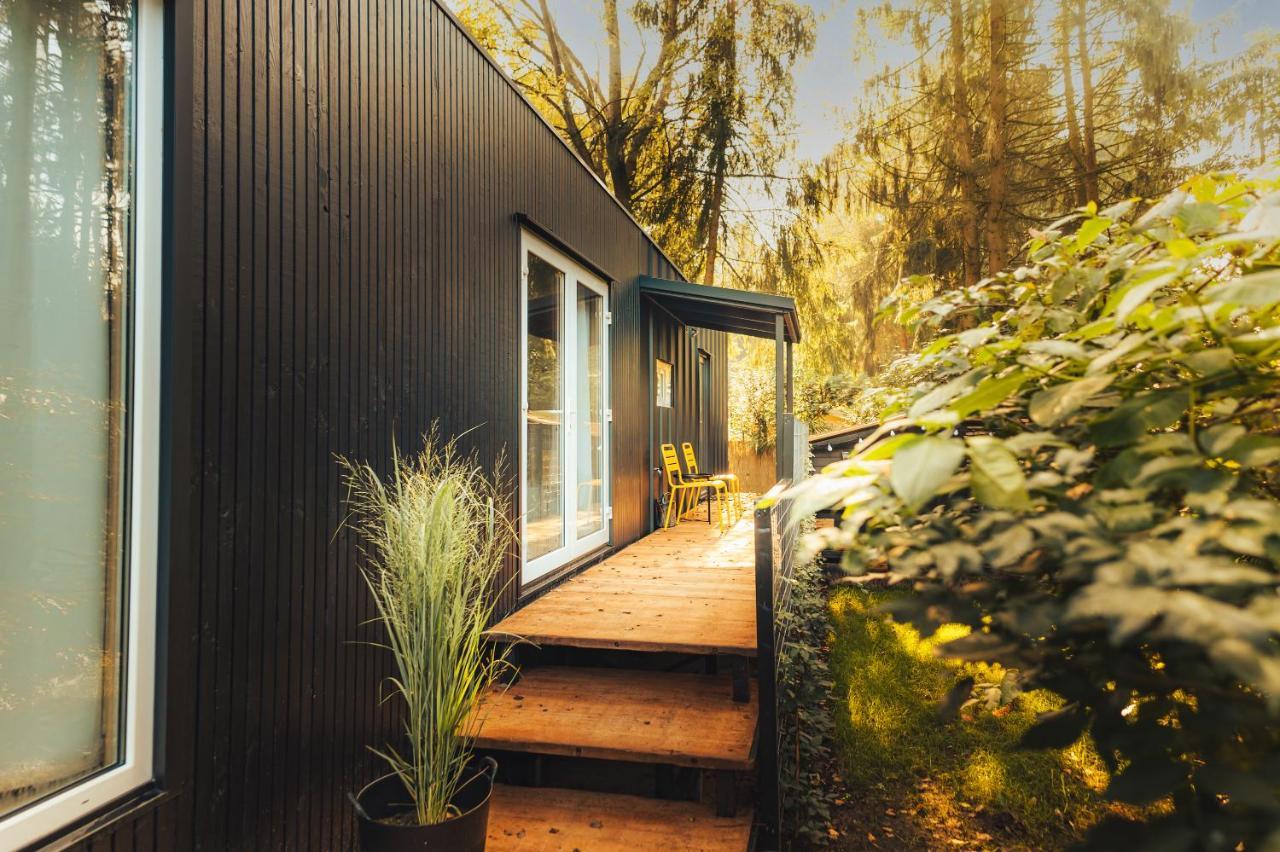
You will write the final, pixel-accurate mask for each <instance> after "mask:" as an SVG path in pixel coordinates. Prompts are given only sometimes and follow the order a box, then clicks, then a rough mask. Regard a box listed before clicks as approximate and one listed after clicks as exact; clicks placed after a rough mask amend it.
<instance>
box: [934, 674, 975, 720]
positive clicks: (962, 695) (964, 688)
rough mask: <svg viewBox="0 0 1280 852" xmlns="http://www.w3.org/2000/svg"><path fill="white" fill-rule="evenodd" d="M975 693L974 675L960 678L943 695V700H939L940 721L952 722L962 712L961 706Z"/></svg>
mask: <svg viewBox="0 0 1280 852" xmlns="http://www.w3.org/2000/svg"><path fill="white" fill-rule="evenodd" d="M972 694H973V677H972V676H971V675H970V676H966V677H962V678H960V680H958V681H957V682H956V683H955V685H954V686H952V687H951V688H950V689H948V690H947V694H946V695H944V696H942V701H940V702H938V721H939V722H950V721H951V720H952V719H955V717H956V716H958V715H959V714H960V707H961V706H962V705H963V704H964V703H965V702H966V701H968V700H969V696H970V695H972Z"/></svg>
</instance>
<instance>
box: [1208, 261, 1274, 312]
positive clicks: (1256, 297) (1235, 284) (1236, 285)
mask: <svg viewBox="0 0 1280 852" xmlns="http://www.w3.org/2000/svg"><path fill="white" fill-rule="evenodd" d="M1204 299H1205V300H1206V301H1210V302H1230V303H1231V304H1233V305H1245V306H1247V307H1251V308H1252V307H1264V306H1267V305H1275V304H1280V269H1268V270H1266V271H1265V272H1255V273H1253V274H1252V275H1244V276H1242V277H1240V278H1237V279H1235V280H1234V281H1224V282H1223V283H1221V284H1215V285H1214V286H1212V287H1209V288H1208V289H1206V290H1205V291H1204Z"/></svg>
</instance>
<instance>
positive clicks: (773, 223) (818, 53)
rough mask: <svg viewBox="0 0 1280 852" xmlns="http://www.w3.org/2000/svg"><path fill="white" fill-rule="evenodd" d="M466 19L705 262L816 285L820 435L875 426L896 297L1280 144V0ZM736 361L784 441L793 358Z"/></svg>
mask: <svg viewBox="0 0 1280 852" xmlns="http://www.w3.org/2000/svg"><path fill="white" fill-rule="evenodd" d="M456 11H457V12H458V14H459V16H460V17H461V18H462V20H463V21H464V23H466V24H467V25H468V27H469V28H470V29H471V30H472V32H473V34H474V35H475V36H476V37H477V39H478V40H479V41H480V42H481V43H482V44H484V45H485V46H486V47H487V48H488V49H489V50H490V52H491V53H493V54H494V55H495V56H496V57H497V58H498V59H499V61H500V62H502V63H503V64H504V66H505V67H506V68H507V70H508V71H509V72H510V74H511V75H512V78H513V79H514V80H515V81H516V83H517V84H518V85H519V86H520V87H521V88H522V89H523V90H524V92H525V94H526V95H527V96H528V97H529V98H530V100H531V101H532V102H533V104H534V105H535V106H536V107H537V108H538V109H539V110H540V111H541V112H542V114H543V115H544V116H545V117H546V118H547V120H548V121H549V122H550V123H551V124H552V125H553V126H554V127H555V128H556V129H557V130H559V131H560V133H561V134H562V135H563V136H564V138H565V139H566V140H567V141H568V143H569V144H570V146H571V147H572V148H573V150H574V151H575V152H576V153H577V154H578V155H579V156H580V157H581V158H582V159H583V160H584V161H585V162H586V163H587V164H588V165H589V166H590V167H591V168H592V169H593V170H594V171H595V172H596V173H597V174H598V175H599V176H600V178H601V180H602V181H604V183H605V184H606V185H607V186H608V187H609V188H610V189H611V190H612V191H613V193H614V194H615V195H616V196H617V197H618V199H619V200H620V201H621V202H622V204H623V205H624V206H626V207H627V209H628V210H630V211H631V213H632V214H633V215H634V216H635V217H636V219H637V220H638V221H639V222H640V223H641V224H642V225H644V226H645V227H646V228H647V229H648V230H649V232H650V233H651V234H653V235H654V237H655V238H656V239H657V241H658V242H659V243H660V244H661V246H662V247H663V249H664V250H665V251H666V252H667V253H668V254H669V255H670V256H671V257H672V258H673V259H675V261H676V262H677V263H678V264H679V265H680V267H681V269H682V270H683V271H684V273H685V275H686V276H688V277H689V278H690V279H691V280H695V281H700V282H703V283H708V284H712V283H714V284H718V285H721V286H728V287H740V288H745V289H752V290H759V291H764V292H771V293H785V294H788V295H791V296H793V297H794V298H795V299H796V302H797V305H798V307H799V310H800V315H801V317H802V321H803V324H804V334H805V338H804V343H803V345H802V346H801V347H800V348H799V353H798V359H797V369H798V385H797V409H798V412H799V413H800V415H801V416H803V417H804V418H805V419H806V420H807V421H808V422H809V426H810V428H811V430H822V429H824V428H829V427H831V426H834V425H839V424H841V423H856V422H861V421H865V420H868V419H870V418H871V417H873V416H874V412H875V409H876V401H877V394H876V393H875V392H874V389H875V388H876V387H877V386H885V387H888V386H891V385H892V383H893V377H894V367H893V365H894V361H895V359H896V358H897V357H898V356H900V355H902V354H903V353H905V352H906V351H908V350H909V349H910V347H911V344H912V340H911V337H910V334H909V333H908V331H907V330H906V329H905V328H903V327H900V326H897V325H895V324H893V323H892V322H891V321H888V320H883V319H881V320H877V315H878V312H879V308H880V307H881V305H882V303H883V302H884V300H885V299H886V297H888V296H889V295H890V294H891V293H893V292H895V290H897V291H899V293H900V294H901V292H902V290H901V288H902V287H903V286H905V288H906V295H907V297H908V298H910V299H911V300H912V301H916V300H919V301H920V302H923V301H925V300H926V299H928V298H929V297H931V296H934V295H937V294H938V293H939V292H940V291H947V290H954V289H957V288H963V287H966V286H969V285H972V284H974V283H976V282H977V281H979V280H980V279H982V278H983V277H985V276H988V275H992V274H994V273H995V272H996V271H997V270H1000V269H1002V268H1004V267H1005V266H1007V265H1009V264H1010V263H1011V262H1013V261H1014V260H1015V259H1017V258H1018V256H1019V253H1020V250H1021V247H1022V245H1023V244H1024V242H1025V241H1026V240H1027V239H1028V237H1030V236H1032V235H1034V234H1035V233H1036V232H1037V230H1038V229H1041V228H1043V227H1044V226H1045V225H1047V224H1048V223H1049V222H1051V221H1053V220H1054V219H1057V218H1058V217H1059V216H1061V215H1062V214H1063V213H1065V212H1067V211H1070V210H1072V209H1075V208H1080V207H1085V206H1087V205H1090V204H1093V205H1097V206H1098V207H1106V206H1108V205H1110V204H1113V203H1115V202H1118V201H1120V200H1123V199H1126V198H1131V197H1135V196H1140V197H1153V196H1158V195H1160V194H1162V193H1163V192H1165V191H1166V190H1168V189H1169V188H1171V187H1173V186H1175V185H1176V184H1178V183H1179V182H1180V181H1181V180H1182V179H1183V178H1184V177H1186V176H1187V175H1189V174H1192V173H1195V172H1202V171H1206V170H1212V169H1218V168H1224V169H1225V168H1238V167H1242V166H1249V165H1254V164H1257V163H1260V162H1262V161H1265V160H1268V159H1270V158H1274V157H1276V156H1277V155H1278V154H1280V5H1278V6H1272V5H1271V4H1269V3H1265V2H1259V0H1241V2H1238V3H1234V4H1225V3H1223V4H1215V3H1213V2H1206V0H1199V2H1195V3H1182V4H1177V3H1174V2H1170V0H923V2H893V0H885V2H879V3H871V2H863V0H815V2H812V3H809V2H801V0H634V2H631V3H630V4H627V3H621V4H620V3H619V2H618V0H591V2H588V0H460V2H459V3H458V4H457V7H456ZM903 282H905V285H904V284H903ZM733 358H734V361H735V363H734V367H733V369H732V370H731V373H730V374H731V376H732V377H733V378H732V381H733V383H734V387H732V388H731V389H730V400H731V403H730V404H731V411H730V428H731V432H732V435H731V437H733V438H734V439H736V440H738V441H742V442H746V443H749V444H750V445H752V446H754V447H756V448H761V449H763V448H765V447H768V446H769V445H771V444H772V441H773V435H772V425H773V424H772V417H771V416H770V414H771V412H772V411H773V399H772V394H773V379H772V352H771V349H770V347H769V346H768V344H767V343H765V342H762V341H753V340H749V339H737V340H735V341H734V348H733ZM868 391H871V392H868Z"/></svg>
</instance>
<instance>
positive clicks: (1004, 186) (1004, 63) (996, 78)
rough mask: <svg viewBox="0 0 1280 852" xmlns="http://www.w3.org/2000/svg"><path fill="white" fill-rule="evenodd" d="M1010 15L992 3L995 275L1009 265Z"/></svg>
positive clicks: (990, 226) (990, 233)
mask: <svg viewBox="0 0 1280 852" xmlns="http://www.w3.org/2000/svg"><path fill="white" fill-rule="evenodd" d="M1008 26H1009V12H1008V8H1007V6H1006V3H1005V0H991V4H990V8H989V11H988V30H989V33H988V35H989V50H990V65H989V67H988V76H987V86H988V89H989V90H990V91H989V94H988V98H987V150H986V160H987V216H986V222H985V229H986V236H987V274H988V275H994V274H996V273H997V272H999V271H1000V270H1001V269H1002V268H1004V265H1005V264H1006V263H1007V262H1008V259H1009V258H1008V254H1009V238H1008V235H1007V234H1006V232H1005V225H1006V222H1005V205H1006V203H1007V201H1008V193H1009V185H1008V184H1009V175H1008V163H1007V162H1006V155H1005V149H1006V148H1007V145H1008V136H1009V115H1008V112H1009V80H1008V47H1009V36H1008Z"/></svg>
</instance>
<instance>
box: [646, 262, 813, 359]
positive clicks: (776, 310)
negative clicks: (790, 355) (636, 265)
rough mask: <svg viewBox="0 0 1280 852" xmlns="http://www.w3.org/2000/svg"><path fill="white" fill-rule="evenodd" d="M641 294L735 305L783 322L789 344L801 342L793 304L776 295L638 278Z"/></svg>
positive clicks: (788, 299) (798, 318) (785, 298)
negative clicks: (767, 314)
mask: <svg viewBox="0 0 1280 852" xmlns="http://www.w3.org/2000/svg"><path fill="white" fill-rule="evenodd" d="M640 292H641V293H643V294H647V295H650V296H664V295H665V296H672V297H676V298H681V299H688V300H696V301H700V302H707V303H710V304H720V305H735V306H740V307H744V308H751V309H753V310H758V311H761V312H764V313H769V314H774V315H776V316H781V317H782V318H783V323H784V325H785V326H786V333H787V335H788V336H789V337H790V342H792V343H799V342H800V316H799V313H798V312H797V310H796V300H795V299H793V298H791V297H790V296H783V295H779V294H777V293H761V292H758V291H756V290H737V289H734V288H732V287H716V286H713V285H711V284H693V283H690V282H688V281H672V280H670V279H667V278H656V277H654V276H652V275H642V276H640Z"/></svg>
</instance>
